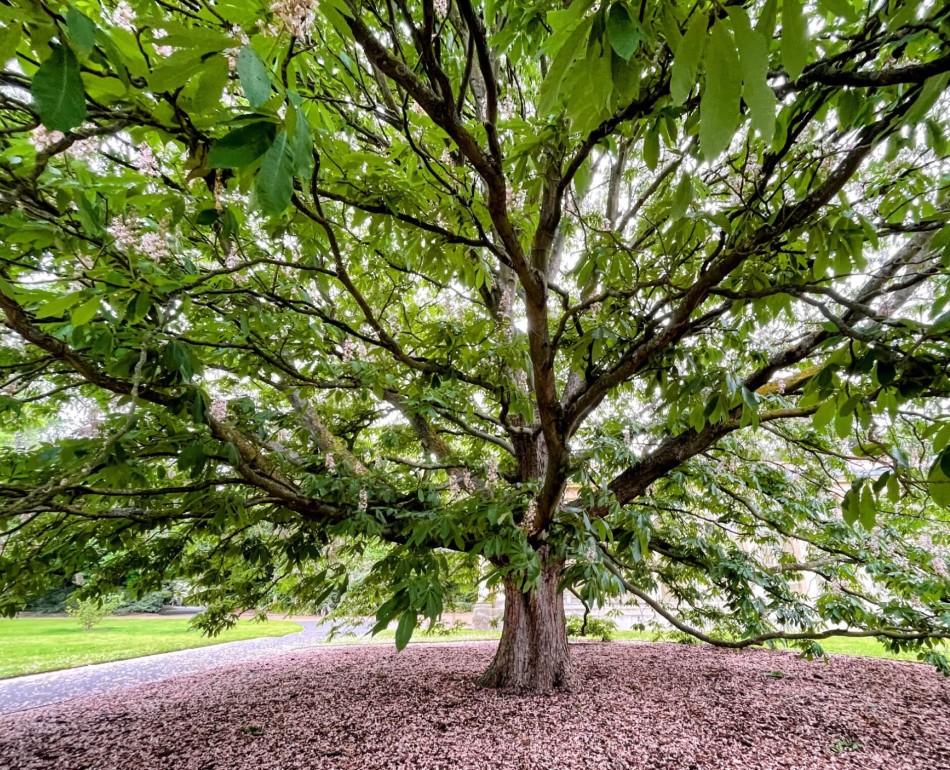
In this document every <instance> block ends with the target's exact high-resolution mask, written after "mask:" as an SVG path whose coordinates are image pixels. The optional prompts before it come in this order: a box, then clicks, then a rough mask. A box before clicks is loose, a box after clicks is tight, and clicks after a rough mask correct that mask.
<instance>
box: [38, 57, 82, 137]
mask: <svg viewBox="0 0 950 770" xmlns="http://www.w3.org/2000/svg"><path fill="white" fill-rule="evenodd" d="M33 102H34V104H35V105H36V111H37V112H38V113H39V115H40V120H42V121H43V125H44V126H46V127H47V128H49V129H51V130H53V131H69V129H71V128H75V127H76V126H78V125H81V124H82V122H83V121H84V120H85V119H86V92H85V91H84V90H83V85H82V78H81V77H80V75H79V62H78V60H77V59H76V54H74V53H73V51H72V49H71V48H69V47H67V46H63V45H55V44H54V45H53V52H52V53H51V54H50V56H49V58H48V59H47V60H46V61H44V62H43V63H42V64H41V65H40V67H39V69H38V70H37V71H36V74H35V75H33Z"/></svg>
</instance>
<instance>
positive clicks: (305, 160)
mask: <svg viewBox="0 0 950 770" xmlns="http://www.w3.org/2000/svg"><path fill="white" fill-rule="evenodd" d="M293 115H294V117H295V120H294V130H293V153H294V167H295V169H296V173H297V176H298V177H300V179H302V180H304V181H305V182H308V181H310V177H312V176H313V167H314V160H313V134H312V133H311V130H310V123H309V122H308V121H307V116H306V115H304V112H303V110H302V109H300V108H299V107H295V108H294V110H293Z"/></svg>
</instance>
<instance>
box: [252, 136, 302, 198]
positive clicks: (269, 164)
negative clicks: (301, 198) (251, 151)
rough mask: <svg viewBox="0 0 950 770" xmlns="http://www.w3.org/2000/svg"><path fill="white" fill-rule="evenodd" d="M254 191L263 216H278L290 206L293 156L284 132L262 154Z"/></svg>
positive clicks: (292, 185)
mask: <svg viewBox="0 0 950 770" xmlns="http://www.w3.org/2000/svg"><path fill="white" fill-rule="evenodd" d="M255 190H256V191H257V202H258V203H259V204H260V207H261V210H262V211H263V212H264V213H265V214H279V213H280V212H281V211H283V210H284V209H286V208H287V206H288V205H290V197H291V195H292V194H293V190H294V154H293V151H292V150H291V147H290V140H289V138H288V137H287V132H286V131H281V132H280V133H279V134H278V135H277V138H276V139H275V140H274V143H273V144H272V145H271V146H270V148H269V149H268V150H267V152H266V153H264V160H263V161H262V162H261V169H260V171H258V172H257V184H256V186H255Z"/></svg>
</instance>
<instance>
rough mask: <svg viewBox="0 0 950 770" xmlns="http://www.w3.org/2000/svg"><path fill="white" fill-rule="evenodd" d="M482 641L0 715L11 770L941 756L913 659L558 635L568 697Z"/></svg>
mask: <svg viewBox="0 0 950 770" xmlns="http://www.w3.org/2000/svg"><path fill="white" fill-rule="evenodd" d="M493 649H494V646H493V645H492V644H491V643H487V644H465V645H460V644H454V645H444V646H443V645H437V646H433V645H418V646H413V647H410V648H408V649H407V650H405V651H404V652H402V653H399V654H397V653H396V652H395V651H394V650H392V649H391V648H388V647H387V648H380V647H359V648H340V649H330V650H319V651H313V652H311V651H306V652H296V653H290V654H287V655H284V656H280V657H279V658H270V659H265V660H260V661H255V662H252V663H246V664H243V665H240V666H230V667H226V668H219V669H215V670H214V671H210V672H206V673H203V674H199V675H195V676H190V677H180V678H178V679H172V680H168V681H166V682H162V683H160V684H152V685H145V686H141V687H137V688H134V689H130V690H125V691H121V692H114V693H110V694H106V695H95V696H90V697H87V698H81V699H77V700H73V701H69V702H67V703H62V704H58V705H56V706H49V707H46V708H41V709H34V710H32V711H25V712H21V713H18V714H13V715H9V716H6V717H2V718H0V767H3V768H10V770H21V769H22V770H28V769H29V770H39V769H40V768H43V769H44V770H45V769H46V768H49V769H52V768H55V769H56V770H80V769H83V770H109V769H110V768H115V769H116V770H118V769H119V768H121V769H122V770H125V769H126V768H144V769H146V770H165V769H166V768H167V769H168V770H172V769H174V770H296V769H297V768H299V769H300V770H323V769H326V770H331V769H332V770H383V769H384V768H385V769H386V770H397V769H399V770H437V769H438V770H443V769H444V770H469V769H472V770H475V769H476V768H477V769H478V770H481V769H482V768H486V769H488V768H491V769H492V770H502V769H507V768H511V769H512V770H527V769H528V768H536V769H538V770H541V769H544V770H553V769H554V768H570V769H571V770H574V769H575V768H591V770H593V769H594V768H597V770H612V769H613V768H637V769H638V770H639V769H640V768H643V769H647V768H649V769H650V770H660V769H661V768H662V769H663V770H714V769H715V770H719V769H720V768H737V769H741V770H747V769H748V770H768V769H770V768H787V769H788V770H807V769H809V768H821V770H825V769H826V768H829V769H830V768H854V769H855V770H873V769H875V768H880V769H881V770H885V769H886V770H898V769H900V768H914V769H915V770H916V769H917V768H920V769H921V770H923V769H924V768H928V769H930V768H948V767H950V680H948V679H946V678H944V677H942V676H940V675H939V674H938V673H936V672H935V671H934V670H933V669H931V668H929V667H926V666H923V665H917V664H912V663H898V662H891V661H882V660H867V659H860V658H848V657H834V658H833V659H832V661H831V662H830V663H825V662H809V661H804V660H800V659H798V658H797V657H796V656H795V655H794V654H793V653H790V652H770V651H766V650H755V651H743V652H729V651H723V650H716V649H711V648H708V647H684V646H678V645H668V644H607V645H600V644H583V645H574V646H572V651H571V654H572V660H573V667H574V677H575V684H574V687H573V690H572V691H571V692H568V693H559V694H551V695H541V696H519V695H513V694H508V693H500V692H495V691H485V690H479V689H478V688H476V686H475V685H474V678H475V677H476V675H477V674H478V673H479V672H480V671H481V670H482V669H483V668H484V667H485V666H486V665H487V664H488V661H489V659H490V657H491V654H492V651H493Z"/></svg>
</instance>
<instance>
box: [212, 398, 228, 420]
mask: <svg viewBox="0 0 950 770" xmlns="http://www.w3.org/2000/svg"><path fill="white" fill-rule="evenodd" d="M208 414H210V415H211V417H212V419H214V420H217V421H218V422H224V421H225V420H227V419H228V402H227V401H224V400H222V399H215V400H214V401H212V402H211V408H210V409H208Z"/></svg>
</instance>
